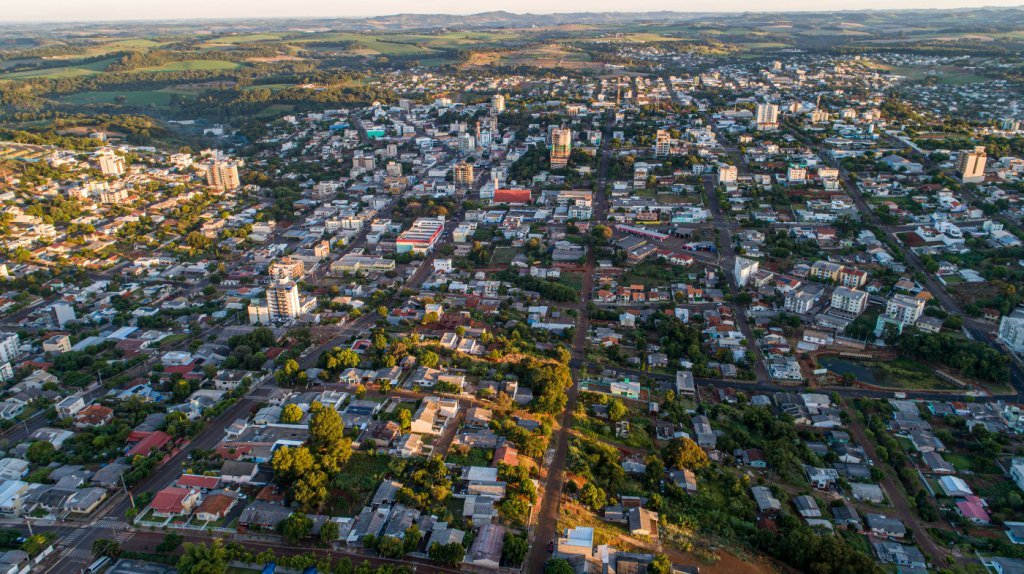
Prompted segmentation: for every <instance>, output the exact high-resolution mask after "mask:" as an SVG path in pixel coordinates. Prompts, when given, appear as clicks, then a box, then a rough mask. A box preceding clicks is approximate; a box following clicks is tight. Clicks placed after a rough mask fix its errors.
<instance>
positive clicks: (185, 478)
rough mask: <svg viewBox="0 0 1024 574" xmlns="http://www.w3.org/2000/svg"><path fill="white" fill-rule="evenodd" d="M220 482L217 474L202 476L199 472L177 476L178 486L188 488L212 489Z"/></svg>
mask: <svg viewBox="0 0 1024 574" xmlns="http://www.w3.org/2000/svg"><path fill="white" fill-rule="evenodd" d="M218 484H220V477H219V476H203V475H201V474H183V475H181V476H179V477H178V486H180V487H182V488H188V489H199V490H213V489H214V488H217V485H218Z"/></svg>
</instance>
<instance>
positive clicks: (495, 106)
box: [491, 94, 505, 114]
mask: <svg viewBox="0 0 1024 574" xmlns="http://www.w3.org/2000/svg"><path fill="white" fill-rule="evenodd" d="M491 110H492V111H493V112H494V113H496V114H500V113H501V112H503V111H505V96H503V95H501V94H494V95H493V96H491Z"/></svg>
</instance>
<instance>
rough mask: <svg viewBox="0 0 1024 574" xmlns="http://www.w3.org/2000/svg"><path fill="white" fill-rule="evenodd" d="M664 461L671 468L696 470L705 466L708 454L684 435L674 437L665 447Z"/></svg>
mask: <svg viewBox="0 0 1024 574" xmlns="http://www.w3.org/2000/svg"><path fill="white" fill-rule="evenodd" d="M665 462H666V463H667V464H668V465H669V466H670V467H672V468H689V469H690V470H698V469H701V468H704V467H705V466H707V465H708V464H709V463H708V455H707V453H705V452H704V451H703V450H702V449H701V448H700V447H699V446H697V443H695V442H693V440H691V439H688V438H686V437H683V438H680V439H674V440H673V441H672V442H670V443H669V445H668V448H667V449H665Z"/></svg>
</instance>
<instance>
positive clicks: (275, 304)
mask: <svg viewBox="0 0 1024 574" xmlns="http://www.w3.org/2000/svg"><path fill="white" fill-rule="evenodd" d="M301 310H302V304H301V303H300V302H299V286H298V285H296V284H295V282H294V281H291V280H283V281H278V282H277V283H273V284H271V285H270V286H269V287H267V311H268V312H269V315H270V319H271V320H278V319H291V318H293V317H298V316H299V313H300V312H301Z"/></svg>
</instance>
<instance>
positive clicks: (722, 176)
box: [718, 165, 740, 184]
mask: <svg viewBox="0 0 1024 574" xmlns="http://www.w3.org/2000/svg"><path fill="white" fill-rule="evenodd" d="M739 176H740V170H739V169H737V168H736V166H734V165H721V166H718V183H725V184H728V183H736V180H737V179H738V178H739Z"/></svg>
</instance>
